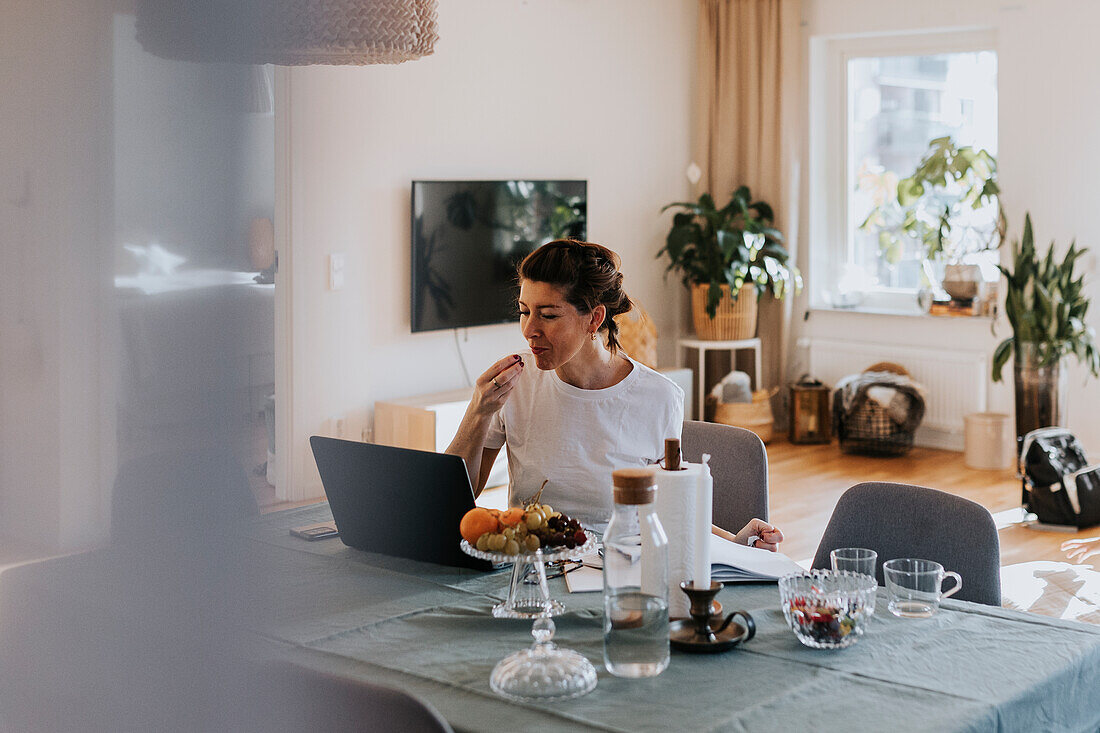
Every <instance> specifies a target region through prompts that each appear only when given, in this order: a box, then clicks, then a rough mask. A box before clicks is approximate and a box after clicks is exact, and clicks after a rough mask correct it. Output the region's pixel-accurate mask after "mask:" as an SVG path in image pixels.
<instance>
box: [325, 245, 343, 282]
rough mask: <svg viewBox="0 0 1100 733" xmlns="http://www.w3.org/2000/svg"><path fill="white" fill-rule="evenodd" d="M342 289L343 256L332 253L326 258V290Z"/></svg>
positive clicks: (340, 253) (338, 253)
mask: <svg viewBox="0 0 1100 733" xmlns="http://www.w3.org/2000/svg"><path fill="white" fill-rule="evenodd" d="M342 287H344V254H343V253H342V252H333V253H332V254H330V255H329V256H328V289H329V290H339V289H340V288H342Z"/></svg>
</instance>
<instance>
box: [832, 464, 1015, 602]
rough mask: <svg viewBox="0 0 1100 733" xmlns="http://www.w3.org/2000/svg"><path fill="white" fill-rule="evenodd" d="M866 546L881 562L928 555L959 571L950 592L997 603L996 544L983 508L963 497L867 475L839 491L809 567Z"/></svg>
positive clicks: (878, 571) (998, 549) (878, 573)
mask: <svg viewBox="0 0 1100 733" xmlns="http://www.w3.org/2000/svg"><path fill="white" fill-rule="evenodd" d="M840 547H866V548H868V549H871V550H874V551H875V552H877V553H878V565H877V567H876V568H875V574H876V576H877V578H878V582H879V585H883V578H882V564H883V563H884V562H886V561H887V560H893V559H894V558H899V557H918V558H923V559H925V560H933V561H935V562H938V563H940V564H941V565H943V567H944V569H946V570H954V571H955V572H957V573H958V574H959V575H961V576H962V579H963V586H962V590H960V591H959V592H958V594H956V595H955V596H954V598H957V599H959V600H963V601H976V602H978V603H985V604H988V605H991V606H999V605H1001V545H1000V540H999V539H998V537H997V527H996V524H995V523H994V521H993V517H992V516H991V515H990V514H989V511H988V510H987V509H986V508H985V507H983V506H981V505H980V504H976V503H974V502H972V501H970V500H969V499H964V498H962V497H961V496H955V495H954V494H948V493H946V492H943V491H937V490H936V489H928V488H925V487H923V486H911V485H909V484H896V483H889V482H885V481H873V482H868V483H862V484H856V485H855V486H853V487H852V488H850V489H848V490H847V491H845V492H844V494H843V495H842V496H841V497H840V501H838V502H837V505H836V508H835V509H834V510H833V514H832V516H831V517H830V518H829V524H828V526H827V527H826V528H825V534H824V536H822V538H821V543H820V544H819V545H818V546H817V554H816V555H815V556H814V562H813V567H815V568H828V567H830V563H829V552H830V551H832V550H835V549H837V548H840Z"/></svg>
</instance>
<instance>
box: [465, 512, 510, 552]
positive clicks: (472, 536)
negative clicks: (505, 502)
mask: <svg viewBox="0 0 1100 733" xmlns="http://www.w3.org/2000/svg"><path fill="white" fill-rule="evenodd" d="M498 514H499V512H496V511H494V510H492V509H486V508H485V507H480V506H479V507H474V508H473V509H471V510H470V511H468V512H466V514H465V515H463V517H462V521H461V522H459V524H458V531H459V533H460V534H461V535H462V539H464V540H466V541H467V542H469V543H470V544H471V545H473V544H475V543H477V538H478V537H480V536H481V535H483V534H485V533H486V532H496V531H497V530H499V529H500V521H499V520H498V519H497V515H498Z"/></svg>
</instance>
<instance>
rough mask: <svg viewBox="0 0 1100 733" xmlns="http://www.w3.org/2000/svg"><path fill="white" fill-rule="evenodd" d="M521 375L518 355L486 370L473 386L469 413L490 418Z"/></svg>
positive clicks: (507, 357)
mask: <svg viewBox="0 0 1100 733" xmlns="http://www.w3.org/2000/svg"><path fill="white" fill-rule="evenodd" d="M522 373H523V358H522V357H521V356H520V355H519V354H512V355H511V356H506V357H504V358H503V359H501V360H500V361H498V362H497V363H495V364H493V365H492V366H491V367H489V368H488V369H486V370H485V373H484V374H482V375H481V376H480V377H478V378H477V383H476V384H475V385H474V396H473V398H472V399H471V400H470V408H469V409H470V412H471V413H473V414H474V415H477V416H478V417H482V418H485V417H490V416H492V415H493V414H494V413H496V412H497V411H498V410H500V408H501V407H503V406H504V403H505V402H507V401H508V395H510V394H511V393H512V389H513V388H515V386H516V379H517V378H518V377H519V375H520V374H522Z"/></svg>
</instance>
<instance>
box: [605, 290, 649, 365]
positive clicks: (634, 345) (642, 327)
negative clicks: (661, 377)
mask: <svg viewBox="0 0 1100 733" xmlns="http://www.w3.org/2000/svg"><path fill="white" fill-rule="evenodd" d="M615 323H617V324H618V325H619V345H620V346H622V347H623V351H625V352H626V353H627V354H629V355H630V358H632V359H634V361H636V362H638V363H640V364H645V365H646V366H647V367H649V368H650V369H656V368H657V326H655V325H654V323H653V320H652V319H651V318H650V317H649V314H648V313H646V312H645V308H642V307H641V306H640V305H638V304H637V303H634V307H633V308H631V309H630V311H629V312H627V313H621V314H619V315H617V316H615Z"/></svg>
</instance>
